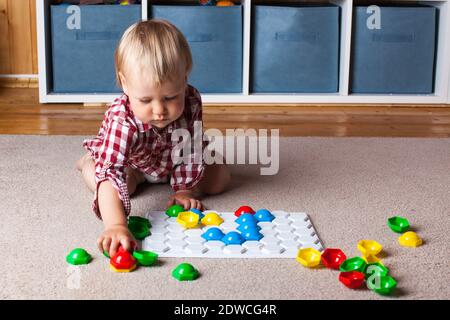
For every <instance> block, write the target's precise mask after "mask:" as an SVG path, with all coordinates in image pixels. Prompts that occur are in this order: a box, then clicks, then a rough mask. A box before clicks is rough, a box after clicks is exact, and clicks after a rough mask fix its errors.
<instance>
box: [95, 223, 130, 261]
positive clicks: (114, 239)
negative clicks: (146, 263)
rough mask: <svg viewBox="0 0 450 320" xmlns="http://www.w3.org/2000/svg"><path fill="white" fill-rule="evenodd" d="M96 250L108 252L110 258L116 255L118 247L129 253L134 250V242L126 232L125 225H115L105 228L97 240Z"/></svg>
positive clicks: (127, 231) (128, 232)
mask: <svg viewBox="0 0 450 320" xmlns="http://www.w3.org/2000/svg"><path fill="white" fill-rule="evenodd" d="M97 245H98V249H99V250H100V251H101V252H103V251H106V252H108V254H109V256H110V257H113V256H114V255H115V254H116V253H117V249H118V248H119V246H122V247H123V248H124V249H125V250H127V251H129V252H131V251H132V250H134V249H135V246H136V240H135V239H134V238H133V236H132V234H131V233H130V231H129V230H128V227H127V226H126V225H122V224H117V225H112V226H110V227H107V228H105V231H103V233H102V234H101V235H100V237H99V238H98V240H97Z"/></svg>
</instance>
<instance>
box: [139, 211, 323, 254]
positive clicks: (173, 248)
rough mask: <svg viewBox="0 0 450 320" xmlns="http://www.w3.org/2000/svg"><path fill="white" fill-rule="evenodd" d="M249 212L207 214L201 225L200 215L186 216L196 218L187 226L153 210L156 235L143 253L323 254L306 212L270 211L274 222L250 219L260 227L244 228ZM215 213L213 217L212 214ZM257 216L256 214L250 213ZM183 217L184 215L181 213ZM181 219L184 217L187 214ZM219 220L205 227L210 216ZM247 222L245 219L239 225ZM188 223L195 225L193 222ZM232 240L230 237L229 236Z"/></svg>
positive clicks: (146, 242) (147, 241)
mask: <svg viewBox="0 0 450 320" xmlns="http://www.w3.org/2000/svg"><path fill="white" fill-rule="evenodd" d="M247 210H248V209H246V208H244V209H243V210H241V214H240V215H239V217H238V216H236V215H235V212H218V211H214V210H208V211H204V212H203V214H205V217H204V218H203V219H201V221H198V222H197V218H198V215H197V214H195V213H193V212H189V211H187V213H183V215H184V214H186V215H189V218H195V219H193V220H195V221H193V223H192V225H189V226H186V227H187V228H186V227H185V226H183V225H182V224H180V223H179V222H177V218H175V217H168V216H167V215H166V213H165V211H152V212H149V213H148V214H147V215H146V217H147V218H148V219H149V221H150V222H151V224H152V229H151V231H152V234H151V235H150V236H148V237H146V238H145V239H144V240H143V241H142V250H147V251H152V252H155V253H156V254H158V256H159V257H203V258H295V257H296V256H297V252H298V251H299V249H301V248H313V249H316V250H318V251H319V252H321V251H323V249H324V248H323V245H322V243H321V241H320V238H319V236H318V234H317V232H316V230H315V229H314V226H313V224H312V222H311V220H310V218H309V216H308V215H307V214H306V213H304V212H286V211H282V210H273V211H271V212H270V211H268V210H267V209H264V211H262V213H264V215H265V216H267V217H273V219H272V218H270V219H262V220H261V221H260V220H258V219H257V218H258V217H255V218H256V220H254V221H253V222H250V220H253V219H252V218H249V221H247V223H249V224H253V225H254V226H256V228H241V227H242V226H243V225H246V224H245V223H243V224H241V225H240V224H239V223H237V222H236V221H235V220H238V219H239V218H240V217H241V216H244V214H245V213H246V212H242V211H247ZM212 214H213V215H212ZM250 214H251V215H253V214H252V213H250ZM180 215H181V213H180ZM180 215H179V216H178V221H179V220H180V218H182V219H183V218H184V217H183V215H181V217H180ZM208 215H210V216H215V218H217V217H218V218H219V222H221V221H222V220H223V222H222V223H220V224H219V225H214V224H211V225H205V224H204V223H202V222H203V220H204V219H205V218H207V217H209V216H208ZM242 220H246V219H245V216H244V218H242V219H241V220H239V222H243V221H242ZM185 222H191V221H190V219H187V220H185ZM230 234H231V237H228V238H227V237H226V235H229V236H230Z"/></svg>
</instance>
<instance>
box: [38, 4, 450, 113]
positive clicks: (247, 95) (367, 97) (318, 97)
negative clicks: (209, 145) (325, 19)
mask: <svg viewBox="0 0 450 320" xmlns="http://www.w3.org/2000/svg"><path fill="white" fill-rule="evenodd" d="M253 2H254V3H259V2H258V1H256V0H254V1H253ZM276 2H277V1H276V0H273V3H276ZM302 2H307V1H302ZM324 2H325V1H324ZM329 2H330V3H333V4H335V5H338V6H340V7H341V45H340V69H339V77H340V78H339V92H337V93H325V94H307V93H298V94H297V93H292V94H284V93H283V94H279V93H270V94H260V93H259V94H255V93H251V92H250V90H249V82H250V50H251V48H250V46H251V42H250V36H251V19H252V17H251V7H252V0H242V1H241V3H242V5H243V7H244V18H243V22H244V24H243V27H244V28H243V32H244V35H243V42H244V43H243V70H242V75H243V88H242V93H240V94H235V93H233V94H202V99H203V102H204V103H208V104H300V103H309V104H312V103H317V104H328V103H332V104H341V103H342V104H346V103H349V104H366V103H373V104H447V103H450V81H449V78H450V8H449V5H450V0H423V1H411V0H395V1H384V2H383V3H386V4H388V3H402V2H404V3H416V4H427V5H432V6H435V7H437V8H438V9H439V28H438V41H437V47H436V50H437V53H436V67H435V89H434V93H433V94H352V93H350V92H349V81H350V59H351V45H352V44H351V41H352V13H353V7H354V5H355V4H358V2H356V1H355V3H354V1H353V0H331V1H329ZM374 2H375V1H374ZM50 3H51V0H37V1H36V7H37V19H36V20H37V33H38V57H39V101H40V102H41V103H110V102H111V101H113V100H114V98H116V97H117V96H118V94H91V93H86V94H82V93H80V94H69V93H67V94H61V93H52V92H51V88H50V84H51V81H50V80H51V72H52V70H51V60H50V57H51V55H50V54H48V53H49V52H50V50H51V38H50V37H51V35H50V29H51V28H50ZM151 3H152V1H151V0H142V19H143V20H147V19H148V8H149V6H150V5H151Z"/></svg>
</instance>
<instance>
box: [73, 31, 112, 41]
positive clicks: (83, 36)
mask: <svg viewBox="0 0 450 320" xmlns="http://www.w3.org/2000/svg"><path fill="white" fill-rule="evenodd" d="M120 36H121V34H120V32H114V31H103V32H88V31H77V35H76V39H77V40H81V41H82V40H91V41H99V40H117V39H120Z"/></svg>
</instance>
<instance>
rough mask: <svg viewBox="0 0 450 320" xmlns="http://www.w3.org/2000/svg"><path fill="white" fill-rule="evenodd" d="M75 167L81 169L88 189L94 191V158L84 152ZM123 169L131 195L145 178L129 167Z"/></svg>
mask: <svg viewBox="0 0 450 320" xmlns="http://www.w3.org/2000/svg"><path fill="white" fill-rule="evenodd" d="M76 167H77V169H78V170H80V171H81V174H82V176H83V180H84V182H85V183H86V185H87V187H88V188H89V190H91V191H92V192H95V189H96V187H97V186H96V183H95V163H94V160H92V158H91V157H90V155H89V153H87V154H85V155H84V156H83V157H81V158H80V159H79V160H78V161H77V163H76ZM125 170H126V172H127V187H128V193H129V194H130V195H132V194H133V193H134V191H136V187H137V185H138V184H139V183H142V182H144V181H145V178H144V177H143V175H142V173H140V172H139V171H137V170H134V169H131V168H126V169H125Z"/></svg>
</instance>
